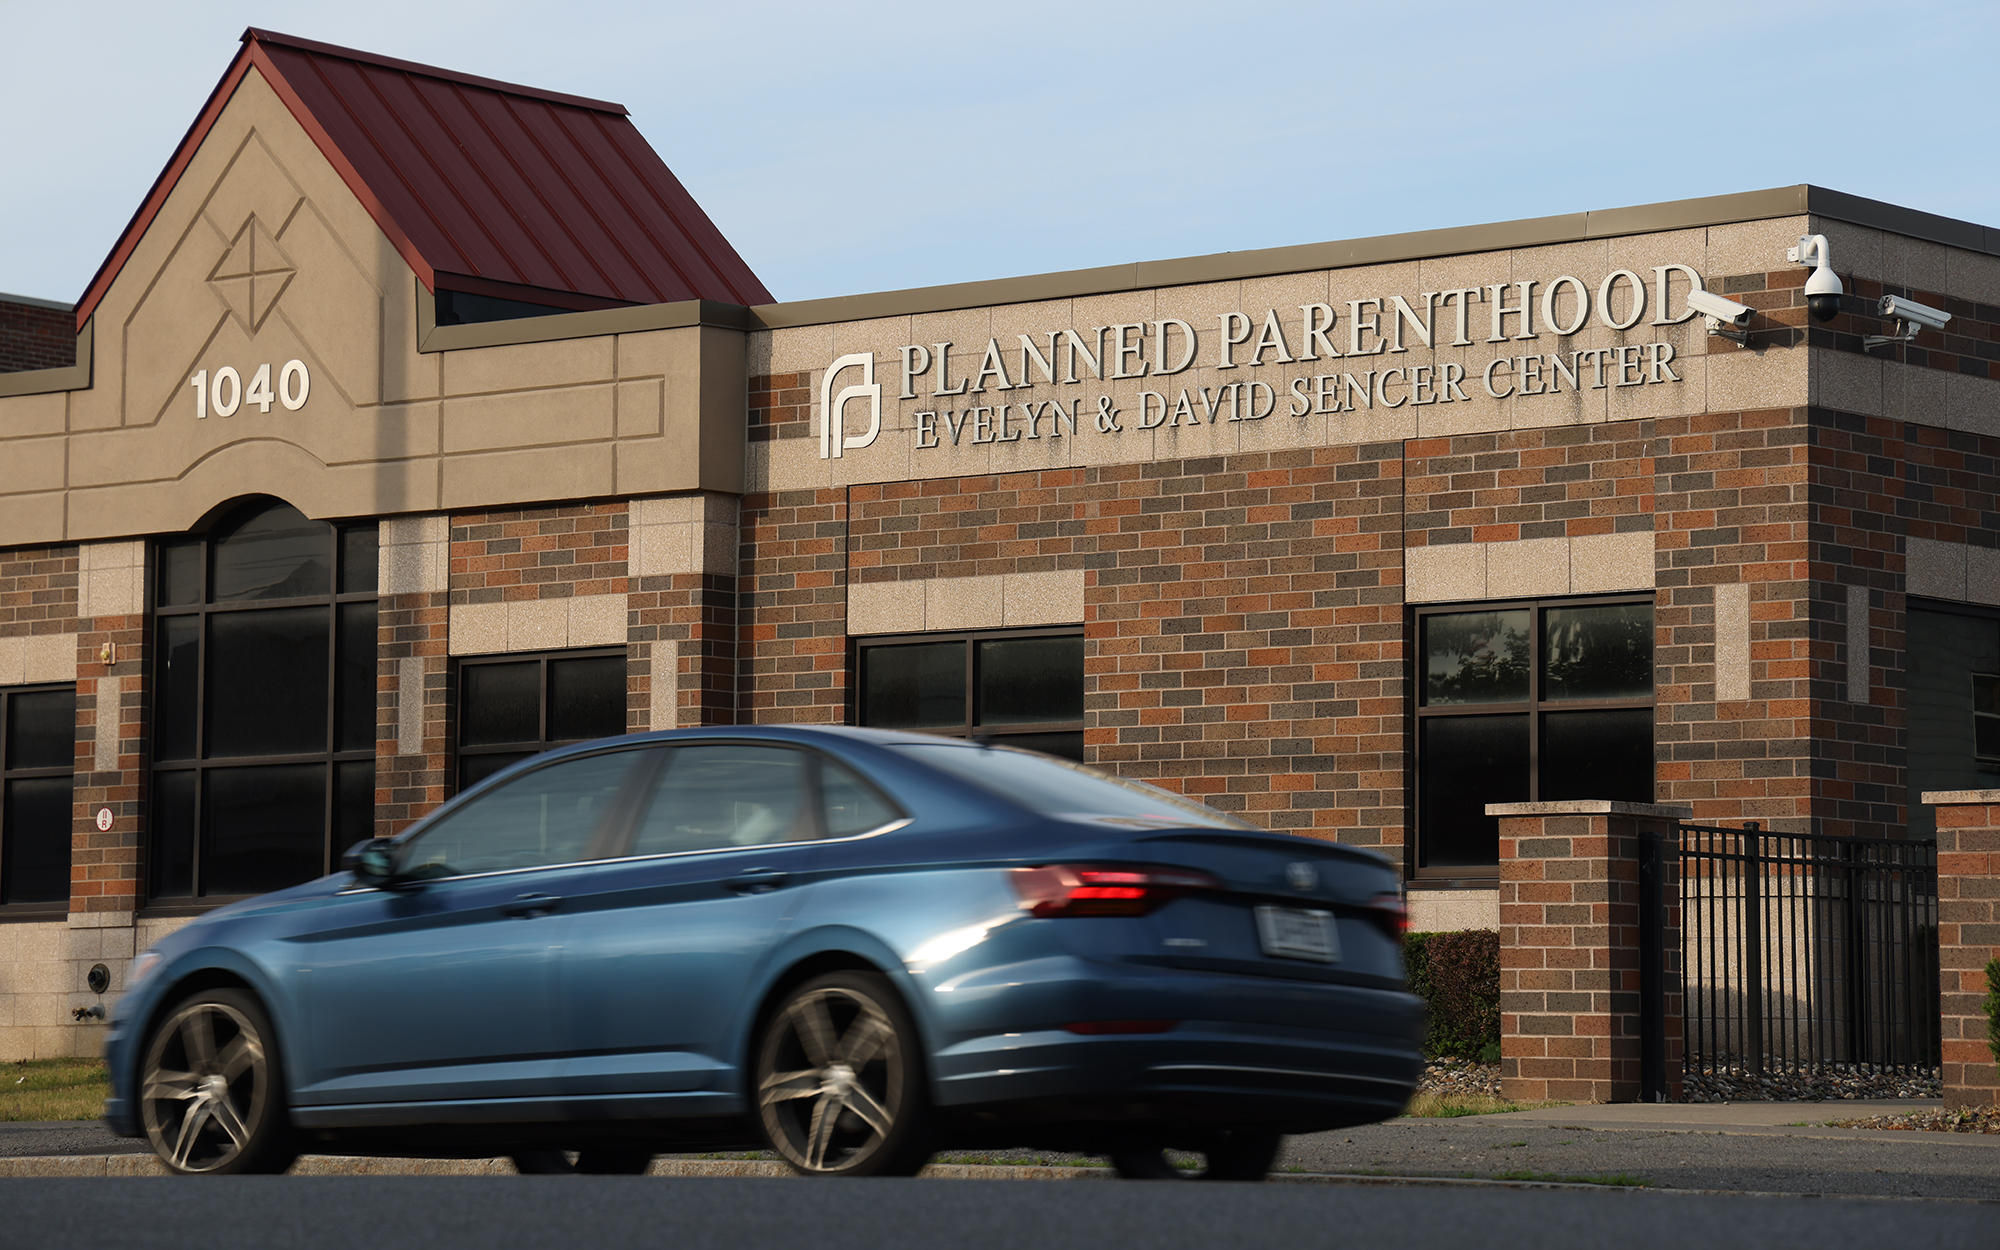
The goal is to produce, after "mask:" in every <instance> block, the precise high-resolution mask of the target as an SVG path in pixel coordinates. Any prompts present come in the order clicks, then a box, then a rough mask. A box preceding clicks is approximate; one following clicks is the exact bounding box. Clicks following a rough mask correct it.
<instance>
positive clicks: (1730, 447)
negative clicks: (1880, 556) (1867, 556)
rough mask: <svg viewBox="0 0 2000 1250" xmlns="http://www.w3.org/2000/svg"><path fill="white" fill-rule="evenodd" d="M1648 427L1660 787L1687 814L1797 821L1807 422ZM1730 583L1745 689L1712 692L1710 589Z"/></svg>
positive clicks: (1801, 777) (1806, 780) (1807, 733)
mask: <svg viewBox="0 0 2000 1250" xmlns="http://www.w3.org/2000/svg"><path fill="white" fill-rule="evenodd" d="M1654 429H1655V432H1656V436H1657V438H1658V449H1657V454H1656V456H1655V460H1654V464H1655V469H1656V472H1657V475H1658V481H1659V490H1658V495H1657V498H1656V505H1655V510H1654V524H1655V527H1656V528H1655V538H1654V548H1655V560H1656V563H1657V567H1656V570H1655V573H1654V578H1655V581H1656V586H1657V589H1656V591H1655V598H1654V626H1655V630H1656V634H1655V651H1654V671H1655V674H1656V687H1655V694H1654V697H1655V699H1656V700H1657V701H1658V712H1657V716H1656V720H1655V730H1654V733H1655V743H1656V744H1657V750H1658V757H1659V772H1658V783H1657V792H1656V797H1657V798H1658V799H1659V800H1660V801H1661V802H1666V803H1676V804H1684V805H1686V806H1688V807H1691V808H1693V809H1694V812H1695V819H1697V820H1702V821H1738V820H1760V821H1763V822H1764V823H1765V826H1766V827H1767V828H1777V829H1802V828H1803V827H1804V822H1806V821H1807V820H1808V819H1809V817H1810V814H1811V808H1812V771H1813V765H1812V755H1813V751H1814V746H1813V742H1812V738H1811V732H1812V723H1813V706H1812V702H1811V699H1812V694H1813V689H1812V667H1813V663H1814V654H1813V648H1814V646H1815V639H1814V635H1813V624H1812V611H1811V606H1810V605H1811V604H1812V602H1813V588H1812V586H1811V583H1810V582H1809V581H1808V580H1807V579H1808V577H1809V573H1810V570H1809V556H1810V548H1809V545H1808V541H1807V538H1808V521H1809V515H1808V490H1807V476H1808V466H1807V447H1806V443H1807V431H1806V427H1805V424H1804V422H1803V421H1801V420H1798V419H1797V414H1794V413H1793V412H1792V411H1791V410H1789V409H1765V410H1760V411H1755V412H1722V413H1708V414H1704V415H1701V416H1693V417H1672V418H1660V419H1659V420H1657V421H1656V422H1654ZM1737 584H1748V585H1749V586H1750V588H1751V589H1750V609H1749V614H1750V625H1749V629H1750V655H1751V663H1750V669H1751V672H1750V677H1751V680H1750V686H1749V694H1750V697H1749V698H1748V699H1744V700H1718V698H1717V691H1716V685H1715V682H1716V669H1715V662H1716V588H1717V587H1718V586H1724V585H1737ZM1831 658H1832V657H1831V652H1828V653H1827V654H1826V655H1823V656H1821V657H1820V659H1821V660H1822V661H1823V662H1830V661H1831Z"/></svg>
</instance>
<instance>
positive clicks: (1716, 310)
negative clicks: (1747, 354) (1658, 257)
mask: <svg viewBox="0 0 2000 1250" xmlns="http://www.w3.org/2000/svg"><path fill="white" fill-rule="evenodd" d="M1688 306H1689V307H1690V308H1692V309H1694V310H1695V311H1696V312H1698V313H1701V314H1702V321H1703V323H1704V324H1706V325H1707V327H1708V332H1709V333H1710V334H1713V335H1715V336H1716V337H1717V338H1725V339H1728V340H1729V341H1730V342H1732V343H1735V344H1737V345H1738V346H1740V347H1748V346H1749V345H1750V332H1749V331H1748V330H1747V329H1745V328H1744V327H1746V326H1748V325H1749V324H1750V320H1751V318H1753V317H1755V316H1756V315H1757V310H1756V309H1754V308H1752V307H1750V306H1749V305H1748V304H1739V303H1737V302H1736V301H1735V300H1733V299H1725V298H1724V297H1722V296H1720V295H1717V294H1716V293H1715V292H1713V291H1702V290H1696V291H1690V292H1688Z"/></svg>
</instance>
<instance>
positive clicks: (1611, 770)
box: [1412, 596, 1654, 877]
mask: <svg viewBox="0 0 2000 1250" xmlns="http://www.w3.org/2000/svg"><path fill="white" fill-rule="evenodd" d="M1416 624H1417V637H1418V647H1417V650H1418V654H1419V655H1420V656H1421V657H1422V659H1421V663H1422V666H1423V671H1422V673H1421V674H1420V684H1419V686H1418V700H1417V733H1416V744H1417V787H1416V789H1417V793H1416V800H1417V810H1416V822H1415V823H1416V836H1415V838H1414V839H1412V843H1413V849H1414V859H1415V864H1414V867H1415V869H1416V872H1417V875H1418V876H1424V875H1430V876H1440V877H1472V876H1482V877H1483V876H1490V875H1491V874H1492V873H1493V872H1494V871H1495V870H1496V865H1497V863H1498V859H1499V837H1500V831H1499V820H1498V818H1497V817H1493V816H1488V815H1487V814H1486V807H1487V805H1488V804H1492V803H1522V802H1529V801H1535V800H1548V801H1554V800H1561V799H1612V800H1622V801H1626V802H1639V803H1650V802H1652V801H1653V793H1654V787H1653V775H1654V764H1653V715H1654V714H1653V606H1652V604H1651V603H1650V602H1647V601H1645V600H1641V599H1637V598H1634V597H1630V596H1626V597H1623V598H1620V599H1613V600H1600V601H1597V602H1589V601H1583V602H1579V601H1576V600H1564V601H1559V602H1555V603H1548V604H1533V603H1527V604H1499V605H1493V606H1484V605H1481V606H1477V607H1464V608H1459V607H1450V608H1442V609H1429V608H1425V609H1420V610H1419V611H1418V613H1417V617H1416Z"/></svg>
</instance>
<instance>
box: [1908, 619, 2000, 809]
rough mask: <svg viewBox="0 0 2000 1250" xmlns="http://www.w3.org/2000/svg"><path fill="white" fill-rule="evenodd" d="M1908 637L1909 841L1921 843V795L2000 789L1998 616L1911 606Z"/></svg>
mask: <svg viewBox="0 0 2000 1250" xmlns="http://www.w3.org/2000/svg"><path fill="white" fill-rule="evenodd" d="M1908 631H1909V632H1908V635H1907V637H1908V643H1907V648H1908V649H1907V651H1906V652H1905V655H1906V657H1907V658H1906V660H1905V664H1906V666H1907V669H1906V671H1907V673H1908V677H1907V680H1908V683H1909V686H1908V694H1907V695H1906V698H1907V700H1908V702H1907V705H1906V706H1907V709H1908V710H1907V717H1908V722H1907V723H1908V729H1907V731H1906V739H1905V740H1906V741H1907V742H1908V744H1909V772H1908V784H1909V789H1908V791H1907V795H1908V811H1909V821H1910V836H1911V837H1919V838H1927V837H1930V836H1932V835H1933V834H1935V833H1936V831H1937V813H1936V811H1935V810H1934V809H1933V808H1932V807H1931V806H1930V805H1929V804H1928V803H1925V802H1924V801H1923V795H1924V792H1925V791H1927V790H1993V789H2000V614H1996V615H1987V614H1985V613H1984V612H1982V611H1981V610H1980V609H1978V608H1971V607H1961V606H1958V605H1952V606H1951V607H1949V608H1947V607H1946V606H1945V605H1942V604H1911V605H1910V611H1909V616H1908Z"/></svg>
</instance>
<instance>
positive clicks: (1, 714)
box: [0, 681, 76, 921]
mask: <svg viewBox="0 0 2000 1250" xmlns="http://www.w3.org/2000/svg"><path fill="white" fill-rule="evenodd" d="M51 691H66V692H67V693H68V694H69V696H70V711H71V716H70V762H69V766H68V767H67V768H64V767H60V766H54V767H49V768H12V767H9V766H8V763H7V761H8V758H9V756H10V755H11V754H12V751H11V748H12V746H13V742H12V740H11V739H10V738H9V736H8V726H9V725H10V724H11V723H12V720H13V718H12V716H11V715H10V713H11V711H12V708H11V706H10V705H11V704H12V702H13V700H14V698H15V697H16V696H18V695H24V694H47V693H49V692H51ZM75 710H76V683H75V682H73V681H43V682H29V683H24V684H22V685H18V686H0V865H4V864H5V863H6V861H7V856H6V848H7V844H8V842H9V840H10V839H11V838H12V836H13V831H12V830H10V829H8V828H7V806H6V789H7V785H8V783H10V782H13V781H17V780H22V781H25V780H33V779H41V778H48V777H67V778H69V779H70V816H71V823H72V826H73V825H74V821H75V816H76V716H75ZM70 832H71V837H70V839H69V848H70V855H69V862H70V866H71V868H72V870H73V869H74V868H75V865H76V853H75V840H74V830H73V828H72V830H71V831H70ZM6 887H7V883H6V882H5V881H4V880H0V897H4V891H5V889H6ZM68 914H69V895H68V893H67V892H65V893H64V895H63V897H62V898H61V899H47V900H44V901H42V902H33V903H5V902H0V921H7V920H48V919H51V918H52V917H55V916H66V915H68Z"/></svg>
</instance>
